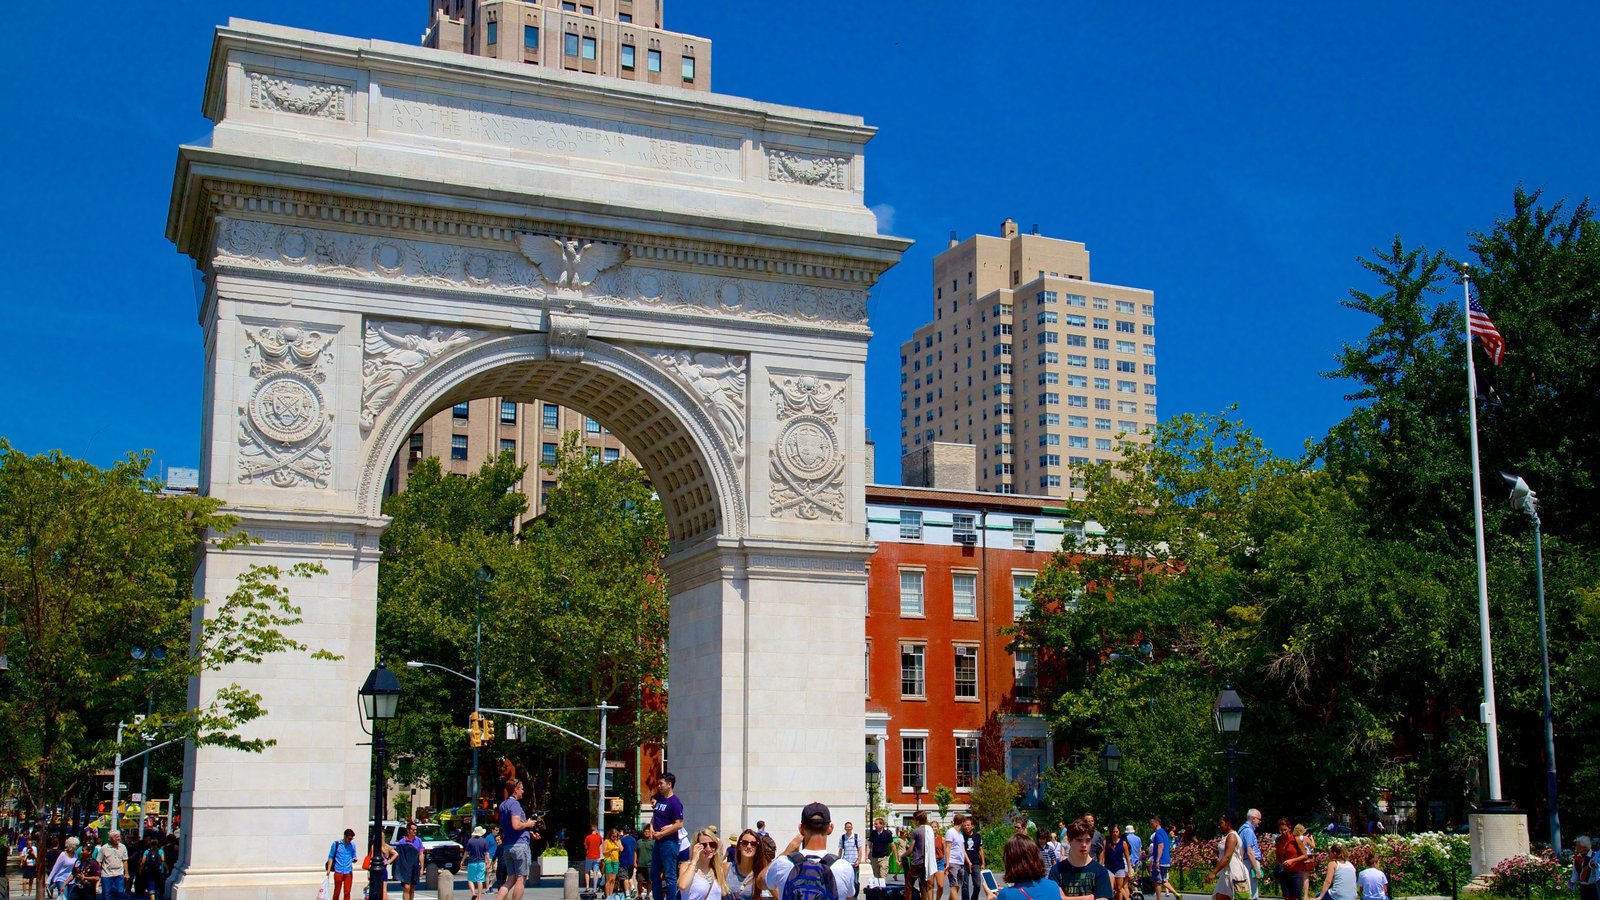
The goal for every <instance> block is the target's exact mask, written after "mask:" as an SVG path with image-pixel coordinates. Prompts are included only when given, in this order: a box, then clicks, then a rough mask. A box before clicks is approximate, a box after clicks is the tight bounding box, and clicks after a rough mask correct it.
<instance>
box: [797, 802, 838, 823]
mask: <svg viewBox="0 0 1600 900" xmlns="http://www.w3.org/2000/svg"><path fill="white" fill-rule="evenodd" d="M800 824H801V825H803V826H805V827H806V828H827V827H828V826H829V825H831V824H833V814H832V813H830V812H828V806H827V804H825V803H807V804H806V808H805V809H802V810H801V811H800Z"/></svg>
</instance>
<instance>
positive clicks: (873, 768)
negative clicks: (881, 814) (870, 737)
mask: <svg viewBox="0 0 1600 900" xmlns="http://www.w3.org/2000/svg"><path fill="white" fill-rule="evenodd" d="M881 780H883V770H882V769H880V768H878V761H877V759H875V758H874V757H873V755H872V754H871V753H868V754H867V827H868V828H871V827H872V817H873V816H875V815H877V814H878V782H879V781H881Z"/></svg>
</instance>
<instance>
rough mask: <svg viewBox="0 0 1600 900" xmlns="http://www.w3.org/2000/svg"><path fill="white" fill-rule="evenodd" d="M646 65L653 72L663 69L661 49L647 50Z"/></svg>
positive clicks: (645, 53) (645, 54)
mask: <svg viewBox="0 0 1600 900" xmlns="http://www.w3.org/2000/svg"><path fill="white" fill-rule="evenodd" d="M644 66H645V68H646V69H648V70H650V71H651V72H659V71H661V51H660V50H646V51H645V52H644Z"/></svg>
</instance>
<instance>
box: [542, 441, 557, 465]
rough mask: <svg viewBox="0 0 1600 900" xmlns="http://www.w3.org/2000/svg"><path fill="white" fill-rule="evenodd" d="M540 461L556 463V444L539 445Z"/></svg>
mask: <svg viewBox="0 0 1600 900" xmlns="http://www.w3.org/2000/svg"><path fill="white" fill-rule="evenodd" d="M539 462H541V463H543V464H545V465H547V466H553V465H555V464H556V445H555V444H543V445H541V446H540V447H539Z"/></svg>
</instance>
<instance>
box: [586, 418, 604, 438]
mask: <svg viewBox="0 0 1600 900" xmlns="http://www.w3.org/2000/svg"><path fill="white" fill-rule="evenodd" d="M583 430H584V432H585V433H587V434H599V433H600V423H599V422H596V421H595V420H593V419H591V418H589V417H588V416H584V417H583Z"/></svg>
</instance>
